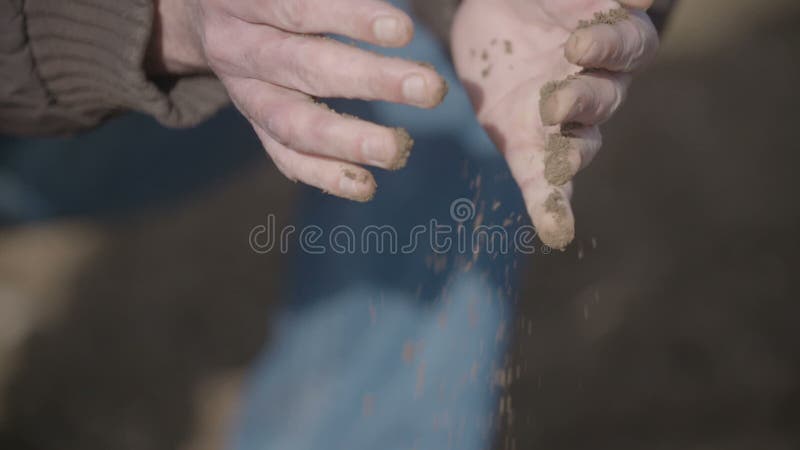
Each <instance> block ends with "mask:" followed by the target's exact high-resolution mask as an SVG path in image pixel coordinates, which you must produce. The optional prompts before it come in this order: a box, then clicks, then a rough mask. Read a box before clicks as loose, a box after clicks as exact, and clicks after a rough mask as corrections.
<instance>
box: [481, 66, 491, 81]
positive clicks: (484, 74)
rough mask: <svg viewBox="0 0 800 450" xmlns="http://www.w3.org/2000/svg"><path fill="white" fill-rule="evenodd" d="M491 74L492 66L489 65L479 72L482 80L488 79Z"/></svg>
mask: <svg viewBox="0 0 800 450" xmlns="http://www.w3.org/2000/svg"><path fill="white" fill-rule="evenodd" d="M491 74H492V65H491V64H489V65H488V66H487V67H486V68H485V69H483V70H482V71H481V76H482V77H483V78H489V75H491Z"/></svg>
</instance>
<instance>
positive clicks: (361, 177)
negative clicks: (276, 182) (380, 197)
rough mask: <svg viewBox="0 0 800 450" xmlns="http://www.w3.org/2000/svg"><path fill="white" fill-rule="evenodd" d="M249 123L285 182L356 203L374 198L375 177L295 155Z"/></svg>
mask: <svg viewBox="0 0 800 450" xmlns="http://www.w3.org/2000/svg"><path fill="white" fill-rule="evenodd" d="M251 124H252V125H253V128H254V129H255V131H256V134H257V135H258V138H259V139H260V140H261V143H262V144H263V145H264V148H265V149H266V150H267V153H268V154H269V155H270V157H271V158H272V161H273V162H274V163H275V165H276V166H277V167H278V169H279V170H280V171H281V172H282V173H283V174H284V175H286V177H288V178H289V179H291V180H295V181H300V182H303V183H305V184H308V185H310V186H314V187H316V188H319V189H321V190H323V191H324V192H327V193H329V194H332V195H335V196H337V197H342V198H346V199H349V200H355V201H358V202H368V201H370V200H372V198H373V197H374V196H375V190H376V189H377V184H376V183H375V178H374V177H373V176H372V174H371V173H369V171H367V170H365V169H364V168H362V167H359V166H356V165H354V164H349V163H344V162H341V161H335V160H331V159H328V158H324V157H321V156H315V155H307V154H305V153H300V152H296V151H294V150H291V149H289V148H287V147H286V146H284V145H282V144H281V143H279V142H278V141H276V140H274V139H273V138H272V136H270V135H269V133H267V132H266V131H265V130H263V129H262V128H261V127H260V126H259V125H258V124H256V123H252V122H251Z"/></svg>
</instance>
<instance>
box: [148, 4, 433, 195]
mask: <svg viewBox="0 0 800 450" xmlns="http://www.w3.org/2000/svg"><path fill="white" fill-rule="evenodd" d="M157 3H158V11H159V26H158V27H157V28H158V29H157V30H156V36H155V38H154V40H153V45H152V46H151V47H152V48H151V51H150V53H151V56H152V58H151V66H155V68H156V69H157V70H159V71H161V72H166V73H169V74H188V73H198V72H206V71H208V70H211V71H213V72H214V73H215V74H216V75H217V76H218V77H219V78H220V80H222V82H223V84H224V85H225V87H226V88H227V90H228V93H229V94H230V96H231V98H232V100H233V102H234V104H235V105H236V106H237V107H238V108H239V110H240V111H241V112H242V113H243V114H244V116H245V117H246V118H247V119H248V120H249V121H250V123H251V124H252V126H253V128H254V129H255V131H256V133H257V134H258V137H259V138H260V139H261V141H262V143H263V144H264V147H265V148H266V150H267V152H268V153H269V155H270V156H271V157H272V159H273V161H274V162H275V164H276V165H277V167H278V168H279V169H280V170H281V171H282V172H283V173H284V174H285V175H286V176H287V177H289V178H291V179H293V180H299V181H302V182H304V183H307V184H310V185H312V186H316V187H318V188H320V189H322V190H325V191H327V192H329V193H331V194H334V195H338V196H341V197H345V198H349V199H353V200H360V201H365V200H368V199H370V198H371V197H372V196H373V194H374V192H375V189H376V185H375V180H374V178H373V176H372V174H371V173H370V172H369V171H367V170H366V169H364V168H363V167H361V165H370V166H375V167H380V168H384V169H390V170H394V169H399V168H401V167H403V166H404V165H405V163H406V160H407V158H408V156H409V152H410V149H411V145H412V143H413V142H412V140H411V139H410V138H409V136H408V134H407V133H406V132H405V131H404V130H400V129H391V128H386V127H382V126H379V125H376V124H372V123H369V122H365V121H362V120H359V119H356V118H354V117H345V116H341V115H339V114H336V113H335V112H333V111H331V110H329V109H328V108H326V107H325V106H324V105H322V104H319V103H317V102H315V100H314V97H342V98H359V99H364V100H385V101H390V102H397V103H405V104H409V105H414V106H418V107H423V108H431V107H434V106H436V105H438V104H439V103H440V102H441V101H442V98H443V97H444V95H445V92H446V84H445V82H444V80H443V79H442V78H441V77H440V76H439V75H438V74H437V73H436V72H435V71H434V70H433V69H431V68H429V67H426V66H423V65H421V64H418V63H415V62H411V61H405V60H401V59H397V58H387V57H383V56H379V55H376V54H373V53H370V52H367V51H363V50H359V49H357V48H355V47H353V46H351V45H347V44H343V43H340V42H337V41H334V40H331V39H328V38H324V37H321V36H319V34H323V33H331V34H337V35H342V36H347V37H349V38H352V39H357V40H361V41H364V42H369V43H372V44H376V45H381V46H385V47H400V46H404V45H406V44H408V42H409V41H410V40H411V38H412V35H413V23H412V21H411V19H410V18H409V17H408V16H407V15H406V14H405V13H404V12H402V11H400V10H398V9H396V8H394V7H392V6H390V5H389V4H387V3H386V2H384V1H378V0H158V1H157ZM152 54H154V55H152Z"/></svg>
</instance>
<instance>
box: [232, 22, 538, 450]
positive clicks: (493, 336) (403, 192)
mask: <svg viewBox="0 0 800 450" xmlns="http://www.w3.org/2000/svg"><path fill="white" fill-rule="evenodd" d="M383 53H389V54H393V55H399V56H403V57H407V58H412V59H418V60H423V61H427V62H431V63H433V64H434V65H435V66H436V67H437V68H438V69H439V70H440V72H441V73H443V74H444V75H445V76H446V77H447V78H448V81H449V83H450V86H451V90H450V94H449V96H448V98H447V100H446V101H445V103H444V104H443V105H442V106H441V107H440V108H437V109H436V110H433V111H419V110H416V109H413V108H409V107H404V106H397V105H389V104H383V103H380V104H365V103H359V102H333V103H332V106H333V107H334V108H335V109H337V110H339V111H343V112H348V113H351V114H355V115H358V116H361V117H365V118H367V119H369V120H372V121H375V122H378V123H383V124H387V125H392V126H403V127H406V128H408V129H409V131H410V132H411V134H412V135H413V136H414V138H415V139H416V141H417V144H416V146H415V148H414V154H413V156H412V159H411V162H410V164H409V166H408V167H407V168H406V169H404V170H403V171H401V172H398V173H381V174H378V176H377V181H378V184H379V194H378V196H377V198H376V199H375V200H374V201H373V202H372V203H370V204H367V205H361V204H352V203H348V202H346V201H343V200H338V199H335V198H332V197H329V196H325V195H323V194H319V193H316V192H313V191H312V190H308V191H307V192H306V194H305V198H304V199H303V202H302V205H303V206H302V209H301V214H300V217H301V220H300V222H301V223H298V224H296V225H297V227H298V229H300V228H302V227H303V226H306V225H316V226H318V227H320V228H321V229H323V230H325V231H326V232H330V230H331V229H333V228H334V227H336V226H339V225H346V226H348V227H350V228H351V229H353V230H355V231H356V232H358V231H359V230H363V229H364V227H366V226H369V225H376V226H381V225H392V226H393V227H395V229H396V230H397V232H398V235H399V236H400V244H401V245H402V244H403V243H404V238H403V237H404V236H408V235H409V233H410V231H411V229H412V228H413V226H414V225H418V224H419V225H425V224H429V222H430V220H431V219H437V220H438V221H439V223H441V224H450V225H453V226H455V225H457V223H456V222H455V221H454V220H453V217H451V213H450V206H451V203H452V202H453V201H454V200H456V199H459V198H467V199H470V200H472V201H474V205H475V207H476V209H477V211H476V214H480V215H481V216H482V220H483V223H484V224H489V225H491V224H501V223H503V221H504V220H505V219H506V218H508V217H516V215H515V213H516V212H518V211H524V208H523V206H522V200H521V197H520V194H519V192H518V190H517V188H516V186H515V184H514V183H513V180H512V179H511V177H510V175H509V173H508V170H507V168H506V166H505V163H504V161H503V160H502V158H500V156H499V155H498V154H497V152H496V151H495V149H494V146H493V145H492V144H491V142H490V141H489V140H488V139H487V137H486V135H485V134H484V133H483V131H482V130H481V128H480V126H479V125H478V124H477V122H476V121H475V117H474V114H473V112H472V109H471V107H470V105H469V101H468V99H467V96H466V94H465V92H464V90H463V88H461V87H460V85H459V84H458V82H457V81H456V77H455V74H454V73H453V69H452V67H451V65H450V63H449V61H448V59H447V56H446V55H445V53H444V52H443V51H442V50H441V49H440V48H439V46H438V44H437V43H436V42H434V40H433V38H432V37H431V35H430V34H428V33H426V32H425V31H424V30H418V33H417V37H416V38H415V40H414V42H413V43H412V44H411V45H410V46H409V47H408V48H406V49H402V50H393V51H390V52H385V51H384V52H383ZM478 177H480V182H477V181H476V179H477V178H478ZM496 202H499V203H496ZM465 225H466V226H467V227H468V228H471V226H472V223H466V224H465ZM512 232H513V227H512ZM357 234H358V233H357ZM323 241H324V240H323ZM406 241H407V239H406ZM424 242H425V244H424V245H421V246H420V248H418V249H417V250H416V251H415V252H413V253H410V254H387V252H384V253H383V254H379V253H378V252H375V251H374V249H373V251H371V252H366V253H364V252H363V250H364V249H363V248H359V250H361V252H356V254H347V255H342V254H336V253H334V252H332V251H331V250H330V248H328V250H327V252H326V253H325V254H308V253H304V252H302V251H300V250H299V249H295V250H294V252H293V253H292V258H293V262H292V270H291V274H292V276H291V279H290V281H289V287H288V289H287V290H286V294H285V295H286V298H285V300H286V308H285V313H284V314H282V315H281V316H280V317H277V318H275V329H276V332H275V334H274V337H273V340H272V342H271V344H270V345H269V346H268V347H267V348H266V349H265V350H264V352H263V354H262V356H261V357H260V359H259V362H258V364H257V365H256V367H254V369H253V371H252V373H251V374H250V376H249V381H248V386H247V388H246V390H245V392H244V394H243V402H244V405H245V406H244V411H243V414H242V416H241V417H242V422H241V424H240V426H239V428H238V429H237V431H236V432H235V433H234V436H233V438H232V440H233V443H232V447H233V448H235V449H237V450H262V449H279V450H340V449H341V450H345V449H346V450H368V449H369V450H374V449H416V450H442V449H464V450H473V449H474V450H478V449H483V448H486V447H487V446H488V445H490V442H491V439H492V422H493V421H494V420H496V419H497V412H496V411H497V410H498V399H497V395H498V388H497V386H496V385H495V383H494V374H495V371H496V370H497V369H499V368H501V367H503V363H504V355H505V350H506V344H507V334H508V333H507V330H508V328H509V326H510V320H511V317H512V313H513V308H512V306H511V305H512V301H511V298H512V297H513V295H514V291H513V289H512V288H511V287H513V286H515V285H516V280H515V278H516V275H515V274H516V272H517V270H515V267H516V265H515V264H514V259H515V255H514V254H513V253H510V254H505V255H503V254H499V255H498V254H494V255H488V254H486V255H481V256H480V257H478V258H477V259H475V261H474V262H472V263H470V262H469V261H472V260H473V257H472V254H469V255H463V254H460V252H459V250H458V249H457V248H453V249H451V251H450V252H448V253H447V254H446V255H434V252H432V250H431V248H430V246H429V245H428V243H427V241H424ZM389 253H391V252H389ZM433 256H437V258H439V260H443V259H444V258H445V257H446V261H447V263H446V264H444V267H440V268H439V270H434V268H433V267H432V264H431V258H432V257H433Z"/></svg>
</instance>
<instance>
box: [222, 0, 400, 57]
mask: <svg viewBox="0 0 800 450" xmlns="http://www.w3.org/2000/svg"><path fill="white" fill-rule="evenodd" d="M231 3H234V2H231ZM235 3H237V4H235V5H231V6H229V8H231V10H232V13H233V14H234V15H236V16H237V17H240V18H242V19H244V20H247V21H249V22H253V23H260V24H266V25H270V26H274V27H276V28H280V29H282V30H285V31H289V32H293V33H313V34H317V33H319V34H322V33H326V34H327V33H331V34H339V35H342V36H347V37H350V38H352V39H357V40H360V41H364V42H369V43H372V44H376V45H382V46H386V47H402V46H405V45H407V44H408V43H409V42H410V41H411V39H412V37H413V36H414V23H413V22H412V21H411V18H410V17H409V16H408V15H407V14H406V13H404V12H403V11H401V10H399V9H397V8H395V7H393V6H391V5H390V4H388V3H386V2H383V1H377V0H272V1H270V2H269V3H270V5H269V6H266V5H265V3H267V2H265V1H264V0H245V1H239V2H235Z"/></svg>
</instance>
